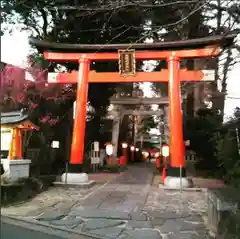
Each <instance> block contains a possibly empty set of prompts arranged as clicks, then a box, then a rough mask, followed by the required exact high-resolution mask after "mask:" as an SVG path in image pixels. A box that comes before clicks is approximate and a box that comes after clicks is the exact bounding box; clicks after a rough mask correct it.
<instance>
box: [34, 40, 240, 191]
mask: <svg viewBox="0 0 240 239" xmlns="http://www.w3.org/2000/svg"><path fill="white" fill-rule="evenodd" d="M235 37H236V35H227V36H212V37H206V38H202V39H191V40H184V41H172V42H158V43H144V44H142V43H141V44H109V45H107V44H106V45H84V44H65V43H53V42H46V41H41V40H36V39H30V43H32V44H33V45H35V46H37V48H39V49H42V50H43V51H44V57H45V59H47V60H51V61H55V62H63V61H65V62H78V63H79V71H78V72H71V73H57V74H54V75H53V74H52V75H50V79H49V82H54V83H68V84H70V83H77V85H78V86H77V96H76V117H75V120H74V128H73V135H72V148H71V159H70V163H71V164H82V162H83V154H84V138H85V125H86V106H87V98H88V96H87V94H88V83H94V82H103V83H104V82H117V83H119V82H153V81H154V82H168V97H169V121H170V158H171V163H170V164H171V167H172V169H173V170H171V172H172V173H171V175H170V174H169V173H170V172H168V176H171V177H169V180H166V184H167V186H169V187H177V188H178V187H179V185H180V184H181V186H182V187H188V181H187V180H180V173H179V172H180V171H181V168H182V167H184V142H183V129H182V111H181V95H180V82H181V81H200V80H202V79H204V74H203V73H202V72H201V71H190V72H188V71H186V70H181V69H180V60H181V59H183V58H185V59H186V58H205V57H216V56H218V55H219V54H220V50H221V47H222V46H224V47H225V46H227V45H231V44H232V42H233V39H234V38H235ZM129 49H130V50H129ZM46 50H48V51H46ZM135 51H136V52H135ZM135 59H137V60H162V59H166V60H167V62H168V70H163V71H160V72H151V73H150V72H147V73H146V72H136V71H135V69H136V67H135ZM112 60H119V68H120V74H119V73H112V72H111V73H108V72H107V73H97V72H94V71H90V70H89V66H90V64H91V62H93V61H112ZM196 74H197V76H196ZM180 181H181V182H180Z"/></svg>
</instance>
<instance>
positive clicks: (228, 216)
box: [207, 188, 240, 239]
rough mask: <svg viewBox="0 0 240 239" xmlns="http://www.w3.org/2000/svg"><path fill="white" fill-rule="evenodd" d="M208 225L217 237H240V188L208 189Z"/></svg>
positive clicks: (228, 238)
mask: <svg viewBox="0 0 240 239" xmlns="http://www.w3.org/2000/svg"><path fill="white" fill-rule="evenodd" d="M207 199H208V225H209V229H210V230H211V231H212V233H213V235H214V236H215V238H217V239H239V238H240V210H239V208H240V193H239V189H235V188H221V189H211V190H209V191H208V198H207Z"/></svg>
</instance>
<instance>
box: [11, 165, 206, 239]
mask: <svg viewBox="0 0 240 239" xmlns="http://www.w3.org/2000/svg"><path fill="white" fill-rule="evenodd" d="M151 181H152V171H151V168H150V167H147V166H144V165H143V166H133V167H129V170H128V171H127V172H125V173H123V174H122V175H121V176H119V177H117V178H115V179H113V180H112V181H110V182H109V183H108V184H106V185H105V186H104V187H102V188H101V189H96V188H95V191H92V193H91V192H90V193H89V191H84V190H82V189H79V190H76V188H75V189H74V190H70V191H69V189H68V191H67V190H66V191H58V190H62V189H59V188H57V189H51V190H50V191H49V192H46V193H45V196H44V197H43V195H42V196H39V197H38V199H35V202H37V201H38V202H40V201H42V200H44V198H45V200H46V199H49V200H48V201H49V205H50V204H51V203H55V204H54V205H52V206H51V207H45V208H44V210H42V213H41V214H40V215H38V217H33V216H32V220H36V221H41V222H45V223H47V224H49V225H52V226H54V227H57V228H61V229H71V230H73V231H75V232H77V233H81V232H83V233H85V234H88V235H92V236H95V237H96V238H102V239H103V238H106V239H107V238H114V239H130V238H132V239H141V238H142V239H145V238H151V239H181V238H184V239H204V238H208V231H207V230H206V227H205V225H204V221H203V219H202V215H203V214H204V213H205V212H206V205H205V195H204V194H205V193H204V192H194V191H183V192H182V193H181V192H179V191H167V190H164V189H162V188H157V187H152V186H151ZM63 195H65V196H63ZM86 195H88V196H86ZM77 197H79V198H78V199H77ZM50 198H51V200H50ZM53 198H55V200H53ZM67 198H68V199H67ZM61 199H62V200H61ZM29 205H30V206H31V205H35V204H31V203H30V204H29ZM25 209H26V205H25ZM15 211H16V212H18V211H19V210H18V209H17V208H16V207H15ZM20 211H21V210H20ZM22 211H23V209H22ZM22 211H21V213H22ZM28 212H29V211H28ZM16 215H17V213H16ZM22 215H23V214H22ZM24 215H27V216H28V217H29V214H27V213H25V214H24ZM30 216H31V215H30Z"/></svg>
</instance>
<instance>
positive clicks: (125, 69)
mask: <svg viewBox="0 0 240 239" xmlns="http://www.w3.org/2000/svg"><path fill="white" fill-rule="evenodd" d="M118 54H119V63H118V64H119V73H120V76H134V75H136V57H135V50H118Z"/></svg>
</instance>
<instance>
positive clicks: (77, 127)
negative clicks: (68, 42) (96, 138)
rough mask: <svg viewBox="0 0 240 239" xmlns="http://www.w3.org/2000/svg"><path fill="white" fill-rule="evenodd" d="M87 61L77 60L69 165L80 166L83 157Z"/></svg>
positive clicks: (85, 59) (84, 59)
mask: <svg viewBox="0 0 240 239" xmlns="http://www.w3.org/2000/svg"><path fill="white" fill-rule="evenodd" d="M88 74H89V60H88V59H87V58H85V57H82V58H80V59H79V74H78V83H77V96H76V108H75V112H76V114H75V119H74V125H73V135H72V144H71V147H72V148H71V161H70V163H71V164H82V162H83V157H84V140H85V128H86V116H87V99H88Z"/></svg>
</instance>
